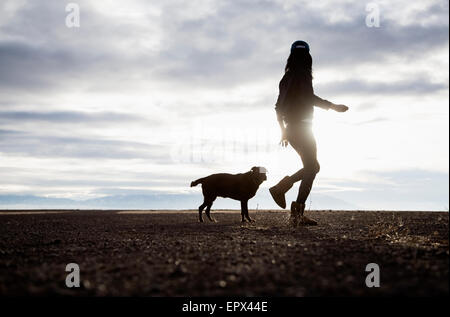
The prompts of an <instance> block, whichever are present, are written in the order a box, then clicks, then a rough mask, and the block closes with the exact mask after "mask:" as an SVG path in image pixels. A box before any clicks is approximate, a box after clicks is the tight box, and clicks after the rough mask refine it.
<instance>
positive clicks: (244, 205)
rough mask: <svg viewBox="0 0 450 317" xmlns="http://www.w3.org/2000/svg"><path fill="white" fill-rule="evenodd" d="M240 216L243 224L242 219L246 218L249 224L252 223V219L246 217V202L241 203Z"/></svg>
mask: <svg viewBox="0 0 450 317" xmlns="http://www.w3.org/2000/svg"><path fill="white" fill-rule="evenodd" d="M241 216H242V222H245V220H244V217H245V218H247V220H248V221H249V222H254V221H255V220H253V219H252V218H250V216H249V215H248V201H247V200H243V201H241Z"/></svg>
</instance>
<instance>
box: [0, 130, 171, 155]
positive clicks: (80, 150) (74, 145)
mask: <svg viewBox="0 0 450 317" xmlns="http://www.w3.org/2000/svg"><path fill="white" fill-rule="evenodd" d="M7 134H8V135H3V134H0V152H1V153H4V154H15V155H26V156H33V157H53V158H54V157H60V158H62V157H72V158H85V159H88V158H109V159H124V158H128V159H132V158H146V159H151V160H152V161H153V162H166V161H167V158H168V157H169V154H168V150H167V149H166V148H165V147H164V146H162V145H157V144H148V143H139V142H129V141H118V140H108V139H95V138H78V137H57V136H47V135H43V136H39V135H37V134H31V133H26V132H20V131H14V133H13V134H14V136H13V137H10V135H11V132H8V133H7Z"/></svg>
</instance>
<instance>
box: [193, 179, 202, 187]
mask: <svg viewBox="0 0 450 317" xmlns="http://www.w3.org/2000/svg"><path fill="white" fill-rule="evenodd" d="M203 180H204V178H199V179H197V180H196V181H193V182H191V187H194V186H197V185H198V184H201V183H202V182H203Z"/></svg>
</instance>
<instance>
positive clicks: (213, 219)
mask: <svg viewBox="0 0 450 317" xmlns="http://www.w3.org/2000/svg"><path fill="white" fill-rule="evenodd" d="M209 220H210V221H211V222H217V220H216V218H211V219H209Z"/></svg>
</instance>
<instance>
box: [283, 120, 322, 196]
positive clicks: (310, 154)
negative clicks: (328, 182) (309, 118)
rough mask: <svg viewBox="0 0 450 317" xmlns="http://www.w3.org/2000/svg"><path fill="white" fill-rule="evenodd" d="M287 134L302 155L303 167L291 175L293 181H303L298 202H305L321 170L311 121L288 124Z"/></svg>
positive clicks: (290, 141) (292, 144)
mask: <svg viewBox="0 0 450 317" xmlns="http://www.w3.org/2000/svg"><path fill="white" fill-rule="evenodd" d="M286 136H287V139H288V141H289V143H290V144H291V146H292V147H293V148H294V149H295V151H297V153H298V154H299V155H300V158H301V159H302V162H303V168H302V169H300V170H298V171H297V172H296V173H295V174H293V175H291V176H290V178H291V181H292V182H294V183H295V182H298V181H300V180H301V181H302V182H301V184H300V188H299V190H298V196H297V202H298V203H301V204H304V203H305V202H306V199H307V198H308V195H309V193H310V192H311V187H312V184H313V182H314V179H315V178H316V174H317V173H318V172H319V170H320V165H319V162H318V161H317V146H316V140H315V138H314V134H313V132H312V124H311V123H303V122H302V123H297V124H288V125H287V127H286Z"/></svg>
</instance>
